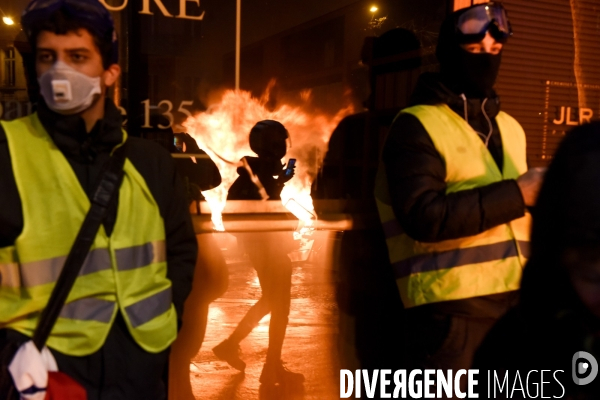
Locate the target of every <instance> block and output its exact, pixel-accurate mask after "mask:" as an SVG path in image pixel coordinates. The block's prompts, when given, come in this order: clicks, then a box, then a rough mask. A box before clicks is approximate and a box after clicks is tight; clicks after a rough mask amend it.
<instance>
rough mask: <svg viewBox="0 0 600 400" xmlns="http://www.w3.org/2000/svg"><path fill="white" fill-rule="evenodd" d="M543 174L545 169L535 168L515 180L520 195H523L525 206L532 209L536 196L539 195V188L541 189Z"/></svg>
mask: <svg viewBox="0 0 600 400" xmlns="http://www.w3.org/2000/svg"><path fill="white" fill-rule="evenodd" d="M545 173H546V168H545V167H536V168H531V169H530V170H529V171H527V172H525V173H524V174H523V175H521V176H520V177H519V178H517V184H518V185H519V189H521V194H522V195H523V200H524V201H525V205H526V206H528V207H532V206H534V205H535V203H536V201H537V197H538V194H539V193H540V188H541V187H542V182H543V181H544V174H545Z"/></svg>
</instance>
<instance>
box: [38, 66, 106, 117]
mask: <svg viewBox="0 0 600 400" xmlns="http://www.w3.org/2000/svg"><path fill="white" fill-rule="evenodd" d="M38 82H39V83H40V92H41V93H42V96H43V97H44V100H45V101H46V105H48V107H49V108H50V109H51V110H52V111H54V112H57V113H59V114H65V115H70V114H77V113H80V112H82V111H85V110H86V109H88V108H89V107H90V106H91V105H92V103H93V102H94V100H95V99H97V98H98V96H100V94H101V93H102V89H101V87H100V77H99V76H98V77H95V78H92V77H89V76H87V75H85V74H83V73H81V72H78V71H76V70H74V69H73V68H71V67H70V66H69V65H67V64H65V63H64V62H62V61H57V62H56V63H54V65H53V66H52V68H50V69H49V70H48V71H46V72H44V73H43V74H42V76H40V77H39V78H38Z"/></svg>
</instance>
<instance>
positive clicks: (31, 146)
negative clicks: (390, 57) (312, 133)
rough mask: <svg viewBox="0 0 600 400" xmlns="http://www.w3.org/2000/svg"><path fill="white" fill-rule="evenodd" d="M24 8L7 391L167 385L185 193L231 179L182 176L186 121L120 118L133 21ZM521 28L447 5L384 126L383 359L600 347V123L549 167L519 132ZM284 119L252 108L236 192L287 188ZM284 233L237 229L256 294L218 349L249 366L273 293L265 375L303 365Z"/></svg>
mask: <svg viewBox="0 0 600 400" xmlns="http://www.w3.org/2000/svg"><path fill="white" fill-rule="evenodd" d="M22 26H23V29H24V31H25V33H26V35H27V37H28V40H29V43H30V45H31V48H32V51H33V54H34V57H32V58H31V65H27V66H26V67H27V68H28V69H29V72H30V75H31V74H33V75H34V76H36V77H37V82H34V83H33V84H35V85H37V86H38V90H39V94H40V97H39V100H38V102H37V105H36V111H35V113H33V114H32V115H29V116H27V117H23V118H20V119H17V120H14V121H10V122H8V121H2V123H1V125H0V171H1V173H0V193H2V196H0V368H1V370H0V391H2V393H0V394H1V395H4V394H6V396H7V398H18V396H19V393H26V394H28V395H32V396H35V395H38V396H42V397H39V398H43V395H44V394H45V391H46V389H47V388H48V392H50V391H51V389H50V388H51V387H52V382H53V381H54V382H56V381H58V380H60V379H67V380H68V381H69V384H70V385H71V386H70V387H71V388H72V389H62V390H73V393H75V392H78V391H79V392H78V393H80V394H81V393H82V391H83V393H84V395H86V396H87V399H90V400H96V399H111V400H114V399H165V398H166V396H167V389H166V388H167V383H168V368H167V365H168V360H169V348H170V346H171V344H172V343H173V342H174V340H175V339H176V337H177V335H178V332H179V331H180V330H181V329H182V318H183V312H184V303H185V301H186V299H187V298H188V296H189V294H190V291H191V286H192V279H193V274H194V268H195V266H196V263H197V253H198V242H197V238H196V235H195V233H194V230H193V228H192V224H191V218H190V215H189V206H190V203H191V202H193V201H198V200H199V199H200V194H199V192H200V190H207V189H210V188H212V187H215V186H217V185H219V184H220V177H219V176H218V170H216V167H215V166H214V164H212V163H209V164H211V165H208V166H204V171H205V173H201V174H200V175H198V169H197V168H199V166H198V165H197V164H196V163H192V162H191V161H190V160H180V161H177V162H178V163H179V164H180V165H179V170H180V172H181V171H183V175H184V180H182V179H181V176H180V174H178V173H177V171H176V167H175V163H174V162H173V160H172V157H171V155H170V154H169V150H170V151H172V152H177V151H180V152H181V151H185V150H184V149H183V147H184V144H187V147H188V148H190V149H192V150H193V152H195V153H199V152H201V150H200V149H199V148H197V145H196V144H195V142H194V141H193V139H192V138H191V137H189V136H186V135H179V136H177V137H176V138H175V139H176V143H166V144H165V145H164V146H163V147H167V149H165V148H161V146H159V145H158V144H156V143H154V142H152V141H149V140H144V139H141V138H135V137H130V136H128V135H127V133H126V132H125V131H124V130H123V129H122V119H121V114H120V112H119V110H118V109H117V108H116V106H115V105H114V103H113V101H112V100H111V99H110V98H109V96H108V91H109V89H110V87H111V86H112V85H113V84H114V83H115V82H116V80H117V79H118V77H119V75H120V72H121V70H120V67H119V64H118V40H117V36H116V33H115V28H114V22H113V20H112V17H111V15H110V13H109V12H108V11H107V10H106V9H105V8H104V7H103V6H102V4H101V3H100V2H99V1H97V0H33V1H31V2H30V3H29V5H28V6H27V8H26V10H25V12H24V13H23V17H22ZM511 35H512V30H511V26H510V23H509V21H508V18H507V13H506V10H505V9H504V8H503V6H502V5H501V4H499V3H497V2H489V3H484V4H478V5H474V6H471V7H468V8H465V9H461V10H459V11H456V12H454V13H452V14H450V15H449V16H448V17H447V18H446V19H445V21H444V22H443V24H442V26H441V29H440V33H439V38H438V45H437V50H436V56H437V59H438V61H439V65H440V71H439V73H424V74H422V75H421V77H420V78H419V81H418V83H417V86H416V89H415V90H414V92H413V94H412V97H411V100H410V104H409V106H408V107H407V108H404V109H403V110H402V111H401V112H400V113H399V114H398V115H397V117H396V118H395V119H394V121H393V123H392V124H391V127H390V129H389V132H388V134H387V138H386V140H385V144H384V145H383V149H382V152H381V158H380V166H379V170H378V173H377V177H376V181H375V182H374V186H375V187H374V197H373V201H374V204H375V205H376V207H377V210H378V213H379V217H380V222H381V231H382V234H381V238H379V236H376V235H375V236H373V237H372V238H371V239H370V240H371V242H370V244H369V246H372V247H373V248H377V249H378V250H382V251H383V252H385V246H383V242H384V241H385V244H386V245H387V253H388V259H389V262H388V260H385V261H382V262H381V265H373V266H372V268H373V269H377V268H380V269H385V272H386V273H385V274H381V276H384V277H385V279H386V280H387V281H386V283H387V284H391V282H392V281H395V284H396V287H397V289H398V292H399V294H400V296H399V298H400V300H401V304H400V301H399V302H398V304H397V305H394V307H391V308H392V309H394V312H393V313H392V314H389V315H382V314H377V315H378V317H379V318H388V319H393V322H390V323H387V324H385V323H381V321H375V320H369V319H367V318H365V319H364V320H362V323H363V324H364V326H363V328H364V329H363V336H362V337H363V338H364V339H363V340H370V339H369V338H373V337H375V336H376V335H372V336H369V334H367V333H366V331H369V330H370V329H371V328H372V327H374V326H375V325H377V324H380V325H377V327H378V329H383V330H385V329H389V328H393V327H396V328H397V331H388V332H387V334H386V335H382V336H381V337H382V338H385V340H384V341H383V345H385V344H386V341H389V342H392V341H394V342H395V343H393V347H394V349H397V351H395V350H394V351H389V352H388V354H387V355H388V357H387V358H386V359H385V363H386V365H385V366H384V365H382V366H381V367H389V365H390V364H391V365H392V366H393V367H394V368H397V369H400V368H401V369H407V370H414V369H420V370H424V369H436V370H454V371H456V370H460V369H469V368H479V369H481V370H505V371H510V370H519V371H531V370H542V369H544V370H567V371H569V372H570V370H571V361H572V357H573V355H574V354H576V353H577V352H581V351H585V352H586V353H588V354H591V355H592V356H595V357H596V359H598V360H600V250H599V249H600V207H598V202H599V201H600V161H599V160H600V125H599V124H598V123H590V124H587V125H584V126H582V127H579V128H576V129H575V130H573V132H571V133H569V135H568V136H567V137H566V139H565V140H564V141H563V143H562V144H561V147H560V149H559V150H558V152H557V153H556V156H555V157H554V159H553V161H552V163H551V164H550V166H549V168H548V170H547V171H546V169H545V168H540V167H537V168H529V166H528V164H527V157H526V154H527V153H526V136H525V132H524V131H523V128H522V127H521V125H520V124H519V123H518V122H517V121H516V120H515V119H514V118H512V117H511V116H510V115H508V114H507V113H505V112H504V111H502V110H501V103H500V100H499V97H498V95H497V94H496V92H495V91H494V84H495V81H496V78H497V76H498V72H499V69H500V64H501V56H502V52H503V49H504V46H507V45H509V40H510V37H511ZM348 121H351V120H348ZM147 134H148V135H150V133H147ZM288 136H289V133H288V132H287V130H286V129H285V127H284V126H283V125H282V124H281V123H279V122H277V121H272V120H265V121H257V124H256V125H255V126H254V127H253V128H252V130H251V132H250V133H249V142H250V147H251V149H252V151H254V152H255V153H256V155H257V156H258V157H250V156H248V157H245V158H244V159H243V160H242V161H241V163H242V164H243V165H244V167H240V168H239V169H238V174H239V178H238V180H237V181H236V182H235V183H234V184H233V186H232V187H231V189H230V191H229V199H255V200H261V199H264V198H265V194H266V196H267V197H269V198H270V199H280V193H281V191H282V189H283V187H284V185H285V183H286V182H287V181H289V180H290V179H291V178H292V177H293V175H294V172H293V168H292V167H290V168H289V171H290V172H287V173H286V172H284V171H286V165H283V164H282V163H281V159H282V158H283V157H284V156H285V154H286V151H287V147H286V142H287V138H288ZM332 143H335V141H332ZM174 146H175V147H177V149H174V148H169V147H174ZM330 146H331V145H330ZM192 164H193V165H192ZM209 170H210V173H208V172H206V171H209ZM206 174H208V175H210V177H207V175H206ZM117 189H118V190H117ZM115 193H119V195H118V196H117V195H116V194H115ZM94 221H96V225H94ZM133 226H142V227H144V229H131V227H133ZM530 237H531V239H530ZM349 238H352V236H351V235H350V236H349ZM376 239H377V240H379V239H380V240H379V241H380V242H381V243H378V244H377V243H375V242H376V241H377V240H376ZM354 240H355V242H353V243H356V244H358V245H360V243H361V241H362V239H361V238H360V237H356V238H354ZM290 241H291V236H290V235H288V236H285V237H284V236H283V235H282V234H280V233H262V234H247V235H243V234H239V235H238V242H239V243H240V244H241V245H242V246H243V247H244V249H245V251H246V253H247V254H248V255H249V259H250V261H251V262H252V265H253V266H254V268H255V269H256V271H257V274H258V277H259V280H260V284H261V288H262V297H261V299H260V300H259V301H258V302H257V303H256V304H255V305H254V306H252V308H251V309H250V310H249V311H248V313H247V314H246V316H245V317H244V319H243V320H242V321H241V322H240V323H239V325H238V326H237V328H236V329H235V330H234V331H233V332H232V334H231V335H230V336H229V337H228V338H226V339H225V340H224V341H223V342H221V343H220V344H219V345H218V346H216V347H215V348H214V349H213V352H214V354H215V355H216V356H217V357H219V358H220V359H223V360H225V361H227V362H228V363H229V364H230V365H231V366H232V367H234V368H236V369H238V370H240V371H243V370H244V369H245V366H246V365H245V363H244V361H243V360H242V359H241V358H240V355H239V352H238V347H239V343H240V342H241V341H242V340H243V339H244V338H245V337H246V336H247V335H248V334H249V333H250V332H251V331H252V329H253V328H254V327H255V326H256V325H257V324H258V322H259V321H260V319H261V318H262V317H263V316H264V315H266V314H267V313H271V320H270V325H269V347H268V351H267V355H266V363H265V365H264V368H263V371H262V374H261V377H260V382H261V383H263V384H267V385H273V384H288V383H291V382H294V383H301V382H302V381H303V380H304V377H303V376H302V374H299V373H295V372H291V371H289V370H287V369H286V368H285V367H284V366H283V364H282V360H281V350H282V346H283V342H284V337H285V331H286V327H287V323H288V314H289V309H290V290H291V277H292V263H291V261H290V259H289V257H288V256H287V253H288V252H289V251H290V250H291V245H290V243H289V242H290ZM84 243H85V244H84ZM379 245H380V246H379ZM377 246H379V247H377ZM355 247H356V246H355ZM374 252H375V253H376V252H377V251H374ZM375 259H376V258H373V260H375ZM380 272H381V271H379V273H380ZM392 300H393V298H391V300H390V301H392ZM374 306H376V304H374ZM358 308H360V307H358ZM396 308H399V309H396ZM383 309H386V308H383ZM396 311H397V312H396ZM388 322H389V321H388ZM371 324H374V325H371ZM398 327H399V328H398ZM362 345H363V346H362V347H361V351H360V352H359V353H360V355H361V360H362V361H363V362H364V363H365V365H369V368H371V367H373V368H377V362H378V361H381V358H375V359H374V360H373V359H371V360H368V359H369V356H370V355H372V354H373V353H370V350H369V349H371V348H374V349H375V348H376V350H373V351H374V352H377V353H382V351H381V348H382V343H381V342H380V343H363V344H362ZM391 345H392V344H391V343H390V346H391ZM390 348H391V347H390ZM390 355H393V357H389V356H390ZM40 371H42V372H41V373H40ZM48 371H49V372H50V373H47V372H48ZM57 371H60V372H59V373H57ZM59 374H64V376H66V378H64V377H63V378H60V376H62V375H59ZM568 378H569V379H567V380H565V381H564V382H563V384H564V385H563V386H564V387H563V389H564V391H565V395H566V396H567V398H572V399H592V398H597V397H598V395H600V379H598V380H596V381H595V382H592V383H590V384H586V385H584V384H580V383H577V381H576V380H575V379H573V380H571V379H570V376H568ZM60 382H63V386H64V380H62V381H60ZM461 383H462V384H463V385H464V384H465V382H461ZM69 393H71V392H69ZM11 396H12V397H11ZM73 396H75V395H73ZM32 398H34V397H32ZM58 398H60V397H58ZM63 398H71V397H63ZM72 398H75V397H72Z"/></svg>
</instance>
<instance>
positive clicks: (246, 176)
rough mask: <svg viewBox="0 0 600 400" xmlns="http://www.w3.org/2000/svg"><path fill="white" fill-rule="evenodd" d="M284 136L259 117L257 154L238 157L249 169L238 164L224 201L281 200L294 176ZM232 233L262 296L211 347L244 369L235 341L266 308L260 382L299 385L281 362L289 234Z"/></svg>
mask: <svg viewBox="0 0 600 400" xmlns="http://www.w3.org/2000/svg"><path fill="white" fill-rule="evenodd" d="M287 139H288V131H287V130H286V129H285V127H284V126H283V125H282V124H281V123H280V122H277V121H273V120H264V121H260V122H258V123H257V124H256V125H255V126H254V127H253V128H252V130H251V131H250V148H251V149H252V150H253V151H254V152H255V153H256V154H257V155H258V158H257V157H244V159H242V160H243V161H244V160H245V162H246V163H247V165H248V166H249V167H250V168H249V169H250V170H251V172H250V171H248V169H247V168H246V167H240V168H238V173H239V175H240V176H239V178H238V179H237V180H236V181H235V182H234V183H233V185H232V186H231V188H230V189H229V195H228V197H227V199H228V200H261V199H264V198H263V196H264V195H265V194H266V195H267V196H268V197H269V199H271V200H278V199H281V190H282V189H283V186H284V184H285V182H287V181H289V180H290V179H291V178H292V177H293V176H294V172H293V168H292V172H291V173H290V174H285V173H284V169H283V167H284V165H283V164H281V159H282V158H283V157H284V156H285V153H286V151H287V143H286V141H287ZM251 174H252V176H251ZM274 176H275V177H274ZM261 192H262V193H261ZM236 237H237V239H238V243H239V244H240V245H241V246H242V247H243V248H244V250H245V252H246V254H247V255H248V257H249V258H250V261H251V262H252V265H253V267H254V269H256V274H257V275H258V279H259V281H260V287H261V290H262V295H261V298H260V299H259V300H258V301H257V302H256V303H255V304H254V305H253V306H252V307H251V308H250V310H248V312H247V313H246V315H245V316H244V318H243V319H242V320H241V321H240V323H239V324H238V326H237V327H236V329H235V330H234V331H233V333H232V334H231V335H229V337H228V338H227V339H226V340H224V341H222V342H221V343H220V344H219V345H217V346H216V347H215V348H213V352H214V353H215V355H216V356H217V357H219V358H220V359H222V360H225V361H227V363H228V364H229V365H231V366H232V367H234V368H236V369H238V370H240V371H242V372H243V371H244V370H245V369H246V363H245V362H244V361H243V360H242V359H241V358H240V356H239V343H240V342H241V341H242V340H244V338H245V337H246V336H248V335H249V334H250V332H252V330H253V329H254V328H255V327H256V326H257V325H258V323H259V322H260V320H261V319H262V318H263V317H264V316H265V315H267V314H269V313H270V314H271V320H270V322H269V348H268V350H267V357H266V362H265V365H264V367H263V370H262V373H261V374H260V383H261V384H263V385H274V384H291V385H294V384H301V383H302V382H304V375H302V374H299V373H295V372H291V371H289V370H288V369H287V368H285V367H284V366H283V363H282V361H281V349H282V347H283V340H284V339H285V331H286V329H287V324H288V315H289V313H290V299H291V288H292V262H291V260H290V258H289V257H288V255H287V254H288V253H289V252H290V251H291V250H292V246H293V239H292V234H291V232H244V233H238V234H236Z"/></svg>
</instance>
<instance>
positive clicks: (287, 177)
mask: <svg viewBox="0 0 600 400" xmlns="http://www.w3.org/2000/svg"><path fill="white" fill-rule="evenodd" d="M286 171H287V164H286V165H285V168H284V169H283V171H281V174H279V176H278V177H277V182H278V183H282V184H283V183H286V182H287V181H289V180H290V179H292V178H293V177H294V175H296V166H295V165H294V166H293V167H292V172H290V173H289V174H288V175H286V173H285V172H286Z"/></svg>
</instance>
